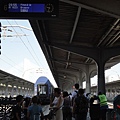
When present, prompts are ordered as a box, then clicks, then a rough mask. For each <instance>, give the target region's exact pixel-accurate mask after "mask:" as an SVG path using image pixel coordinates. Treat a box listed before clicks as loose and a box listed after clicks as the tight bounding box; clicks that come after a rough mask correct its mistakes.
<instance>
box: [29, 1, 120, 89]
mask: <svg viewBox="0 0 120 120" xmlns="http://www.w3.org/2000/svg"><path fill="white" fill-rule="evenodd" d="M30 23H31V26H32V28H33V30H34V32H35V35H36V37H37V39H38V42H39V44H40V46H41V48H42V50H43V52H44V54H45V56H46V59H47V62H48V64H49V66H50V69H51V71H52V74H53V76H54V78H55V80H56V82H57V84H58V86H59V87H61V88H62V87H64V88H66V89H67V87H71V86H72V85H73V84H74V83H75V82H76V81H77V78H78V75H81V74H82V77H81V78H82V79H81V80H82V81H84V80H85V79H86V78H85V71H84V68H85V66H89V68H90V69H94V70H93V71H92V73H91V77H93V76H94V75H96V74H97V68H96V63H95V61H94V60H93V59H92V58H91V57H90V56H85V55H83V54H78V53H79V52H80V51H79V50H81V51H82V48H83V49H84V48H85V49H86V53H87V52H89V50H90V49H91V48H95V49H96V48H112V47H119V46H120V1H119V0H59V17H58V18H55V19H48V20H47V19H46V20H44V19H39V20H30ZM77 48H79V49H78V53H76V52H74V49H77ZM80 48H81V49H80ZM119 60H120V57H119V56H117V57H113V58H111V59H109V60H108V61H107V64H106V65H105V69H108V68H110V67H111V66H113V65H115V64H117V63H118V62H119ZM63 85H64V86H63Z"/></svg>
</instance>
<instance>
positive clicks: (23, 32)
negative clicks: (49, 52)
mask: <svg viewBox="0 0 120 120" xmlns="http://www.w3.org/2000/svg"><path fill="white" fill-rule="evenodd" d="M14 21H15V20H14ZM15 23H16V24H17V25H18V23H17V22H16V21H15ZM18 26H19V25H18ZM20 30H21V31H22V32H23V33H24V31H23V30H22V29H21V27H20ZM24 34H25V33H24ZM25 37H26V39H27V41H28V43H29V45H30V47H31V49H32V51H33V53H34V54H35V56H36V58H37V60H38V61H40V60H39V58H38V56H37V55H36V53H35V50H34V49H33V47H32V45H31V43H30V42H29V40H28V37H27V36H25ZM39 63H40V62H39ZM39 63H38V64H39ZM40 65H42V64H41V63H40ZM42 67H43V65H42Z"/></svg>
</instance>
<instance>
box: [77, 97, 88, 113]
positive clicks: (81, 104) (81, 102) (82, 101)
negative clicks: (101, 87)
mask: <svg viewBox="0 0 120 120" xmlns="http://www.w3.org/2000/svg"><path fill="white" fill-rule="evenodd" d="M75 103H76V106H77V107H76V113H83V112H87V111H88V99H87V98H86V97H85V96H84V95H83V96H79V97H77V98H76V99H75Z"/></svg>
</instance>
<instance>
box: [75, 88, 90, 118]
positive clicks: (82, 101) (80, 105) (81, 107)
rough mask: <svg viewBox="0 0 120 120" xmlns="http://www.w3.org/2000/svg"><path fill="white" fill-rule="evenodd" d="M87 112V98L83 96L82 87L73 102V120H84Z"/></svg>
mask: <svg viewBox="0 0 120 120" xmlns="http://www.w3.org/2000/svg"><path fill="white" fill-rule="evenodd" d="M87 112H88V99H87V98H86V97H85V96H84V89H82V88H81V89H79V90H78V97H77V98H75V101H74V103H73V114H75V120H86V118H87Z"/></svg>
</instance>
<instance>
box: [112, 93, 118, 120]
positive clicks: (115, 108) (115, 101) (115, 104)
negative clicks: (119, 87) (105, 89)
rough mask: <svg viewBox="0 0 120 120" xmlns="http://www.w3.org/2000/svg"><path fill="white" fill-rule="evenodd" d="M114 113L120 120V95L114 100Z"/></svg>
mask: <svg viewBox="0 0 120 120" xmlns="http://www.w3.org/2000/svg"><path fill="white" fill-rule="evenodd" d="M113 106H114V111H115V114H116V120H120V95H117V96H116V97H115V98H114V100H113Z"/></svg>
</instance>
